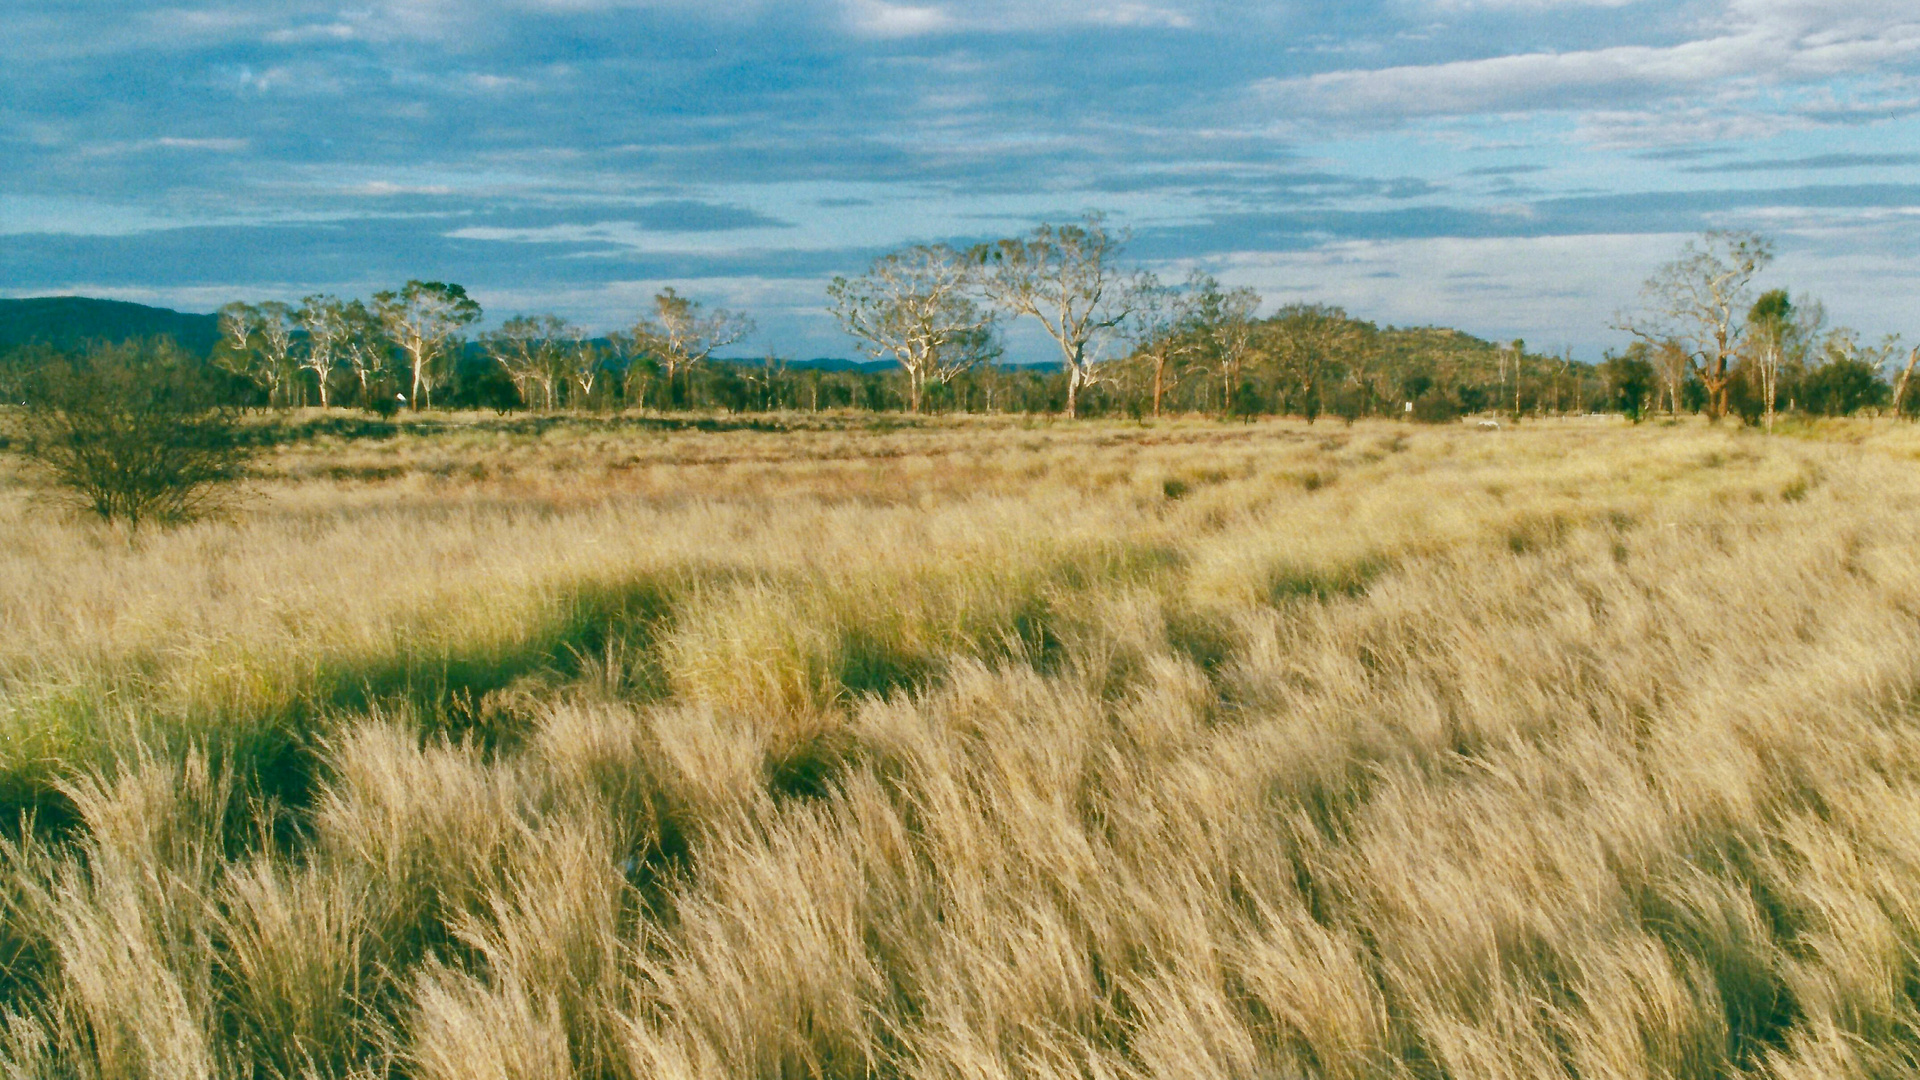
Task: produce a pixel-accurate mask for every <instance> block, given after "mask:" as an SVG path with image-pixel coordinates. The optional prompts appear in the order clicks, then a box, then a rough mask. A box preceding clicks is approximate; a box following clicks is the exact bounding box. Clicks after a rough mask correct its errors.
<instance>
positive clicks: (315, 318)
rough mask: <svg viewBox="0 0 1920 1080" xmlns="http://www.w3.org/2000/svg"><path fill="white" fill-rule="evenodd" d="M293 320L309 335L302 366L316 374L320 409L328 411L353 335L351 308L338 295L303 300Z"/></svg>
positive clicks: (315, 379)
mask: <svg viewBox="0 0 1920 1080" xmlns="http://www.w3.org/2000/svg"><path fill="white" fill-rule="evenodd" d="M293 317H294V320H295V321H296V322H297V323H299V325H300V328H301V329H302V330H304V331H305V332H306V335H307V340H306V348H305V349H304V350H303V351H302V353H301V355H300V361H299V366H300V368H301V369H302V370H305V371H311V372H313V378H314V381H315V382H316V383H318V384H319V386H320V407H321V408H322V409H324V408H327V407H328V406H329V405H331V404H332V397H331V393H330V390H331V387H332V383H333V376H334V372H335V371H336V370H337V369H338V368H339V366H340V364H341V362H342V361H343V360H345V359H346V343H347V338H348V337H349V335H351V334H352V332H353V328H352V326H351V325H349V323H348V321H347V305H346V304H345V303H344V302H343V301H341V299H340V298H339V297H337V296H309V297H307V298H306V299H304V300H302V301H300V308H299V310H297V311H295V312H294V313H293Z"/></svg>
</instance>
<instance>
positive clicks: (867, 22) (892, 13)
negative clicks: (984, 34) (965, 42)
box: [846, 0, 954, 37]
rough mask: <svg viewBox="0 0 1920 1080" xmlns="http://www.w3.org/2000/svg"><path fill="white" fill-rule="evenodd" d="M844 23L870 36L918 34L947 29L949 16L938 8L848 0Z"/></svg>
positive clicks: (950, 19)
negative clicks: (845, 21)
mask: <svg viewBox="0 0 1920 1080" xmlns="http://www.w3.org/2000/svg"><path fill="white" fill-rule="evenodd" d="M846 17H847V22H848V23H849V24H851V25H852V26H853V28H854V29H855V30H857V31H859V32H860V33H863V34H869V35H872V36H874V37H918V36H919V35H921V34H932V33H937V32H939V31H942V30H947V29H951V28H952V27H953V25H954V21H953V18H952V16H950V15H948V14H947V13H946V12H945V11H943V10H941V9H940V8H938V7H914V6H910V5H907V4H888V3H883V2H881V0H850V2H849V3H848V4H847V11H846Z"/></svg>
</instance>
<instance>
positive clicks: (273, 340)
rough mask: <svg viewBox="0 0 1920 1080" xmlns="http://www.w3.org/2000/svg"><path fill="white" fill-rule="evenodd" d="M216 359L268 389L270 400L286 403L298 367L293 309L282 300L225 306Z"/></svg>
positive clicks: (229, 368)
mask: <svg viewBox="0 0 1920 1080" xmlns="http://www.w3.org/2000/svg"><path fill="white" fill-rule="evenodd" d="M214 363H215V364H217V365H219V366H220V367H222V368H224V369H226V370H227V371H230V372H232V373H234V374H235V375H239V376H242V377H244V378H247V379H249V380H251V381H252V382H253V383H254V385H256V386H258V387H260V388H261V389H263V390H265V391H266V392H267V401H268V403H269V404H284V403H285V400H286V391H287V388H288V386H289V385H290V384H291V383H292V381H293V375H294V373H295V371H297V370H298V369H297V368H296V367H295V365H294V361H293V309H292V308H291V307H288V306H287V305H286V304H283V303H281V302H279V301H278V300H268V301H266V302H264V303H259V304H245V303H239V302H235V303H231V304H228V305H226V306H225V307H222V308H221V309H220V341H219V344H218V345H217V346H216V347H215V350H214Z"/></svg>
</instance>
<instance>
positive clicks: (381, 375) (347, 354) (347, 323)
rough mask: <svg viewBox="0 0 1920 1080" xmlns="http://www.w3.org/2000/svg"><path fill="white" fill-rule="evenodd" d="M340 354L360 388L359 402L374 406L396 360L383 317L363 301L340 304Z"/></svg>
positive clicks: (365, 406)
mask: <svg viewBox="0 0 1920 1080" xmlns="http://www.w3.org/2000/svg"><path fill="white" fill-rule="evenodd" d="M340 323H341V335H340V343H339V349H340V355H341V359H343V360H345V361H346V364H347V370H348V371H350V372H352V373H353V380H354V382H355V383H357V384H359V387H360V405H361V407H362V408H371V407H372V406H373V404H374V400H373V395H374V394H375V393H376V392H378V390H377V384H379V383H381V382H382V381H384V379H385V378H386V375H387V373H388V370H389V368H390V367H391V366H392V363H393V354H392V343H391V342H389V341H388V340H387V336H386V334H385V333H384V332H382V330H381V329H380V320H379V319H378V318H377V317H375V315H374V313H373V312H371V311H369V310H367V305H366V304H365V303H364V302H362V301H360V300H349V301H347V302H346V303H344V304H342V305H341V306H340Z"/></svg>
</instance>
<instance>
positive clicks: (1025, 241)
mask: <svg viewBox="0 0 1920 1080" xmlns="http://www.w3.org/2000/svg"><path fill="white" fill-rule="evenodd" d="M1125 243H1126V237H1125V236H1123V235H1117V234H1115V233H1112V232H1109V231H1108V230H1107V226H1106V219H1105V217H1104V216H1102V215H1100V214H1088V215H1087V216H1086V218H1085V219H1084V220H1083V221H1082V222H1081V223H1080V224H1076V225H1058V226H1056V225H1041V226H1040V227H1039V228H1036V229H1035V230H1033V232H1031V233H1028V234H1027V235H1026V236H1025V237H1024V238H1017V239H1009V240H1001V241H998V242H996V243H992V244H982V245H980V246H979V247H976V248H974V249H973V250H972V252H970V253H969V254H970V256H971V258H972V261H973V262H974V263H975V264H976V265H977V266H978V267H979V268H980V271H981V278H980V282H981V288H982V289H983V291H984V292H985V293H986V295H987V298H988V299H989V300H991V301H992V302H993V303H995V304H997V305H999V306H1000V307H1002V308H1004V309H1006V310H1007V311H1009V312H1012V313H1013V314H1015V315H1026V316H1029V317H1031V318H1032V319H1033V320H1034V321H1036V322H1038V323H1039V324H1040V325H1041V327H1043V328H1044V329H1045V330H1046V332H1047V336H1049V337H1051V338H1052V339H1053V340H1054V343H1055V344H1057V345H1058V346H1059V347H1060V358H1061V360H1063V361H1064V362H1065V364H1066V368H1067V416H1068V417H1073V416H1075V415H1076V414H1077V412H1078V408H1079V399H1080V391H1081V389H1082V388H1084V387H1086V386H1089V385H1092V384H1093V383H1094V382H1096V381H1098V378H1099V376H1098V373H1097V372H1096V371H1095V365H1096V364H1098V363H1099V361H1100V360H1101V356H1100V349H1099V346H1100V344H1101V343H1102V341H1103V340H1104V339H1105V338H1107V337H1110V336H1111V335H1112V334H1113V333H1114V332H1115V330H1116V328H1118V327H1119V326H1121V325H1122V324H1123V323H1124V322H1125V321H1126V319H1127V317H1128V316H1129V315H1131V314H1132V312H1133V305H1134V304H1135V303H1136V302H1137V297H1138V289H1137V288H1136V285H1137V279H1136V278H1135V276H1134V275H1133V274H1132V273H1130V272H1128V271H1127V270H1126V269H1124V268H1123V267H1121V266H1120V265H1119V264H1118V259H1119V256H1120V252H1121V249H1122V248H1123V247H1124V246H1125Z"/></svg>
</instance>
